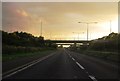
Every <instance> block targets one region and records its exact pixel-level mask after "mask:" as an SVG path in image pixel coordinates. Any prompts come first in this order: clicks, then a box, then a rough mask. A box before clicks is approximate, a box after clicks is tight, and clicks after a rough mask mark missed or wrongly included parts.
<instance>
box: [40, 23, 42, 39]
mask: <svg viewBox="0 0 120 81" xmlns="http://www.w3.org/2000/svg"><path fill="white" fill-rule="evenodd" d="M40 36H41V37H42V21H41V33H40Z"/></svg>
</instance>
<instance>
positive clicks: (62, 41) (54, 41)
mask: <svg viewBox="0 0 120 81" xmlns="http://www.w3.org/2000/svg"><path fill="white" fill-rule="evenodd" d="M50 41H51V42H52V43H89V42H90V41H87V40H50Z"/></svg>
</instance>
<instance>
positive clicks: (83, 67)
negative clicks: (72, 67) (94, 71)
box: [76, 62, 85, 69]
mask: <svg viewBox="0 0 120 81" xmlns="http://www.w3.org/2000/svg"><path fill="white" fill-rule="evenodd" d="M76 64H77V65H78V66H79V67H80V68H81V69H85V68H84V67H83V66H81V65H80V64H79V63H78V62H76Z"/></svg>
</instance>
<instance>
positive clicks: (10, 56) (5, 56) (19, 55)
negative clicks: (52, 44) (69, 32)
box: [2, 49, 56, 62]
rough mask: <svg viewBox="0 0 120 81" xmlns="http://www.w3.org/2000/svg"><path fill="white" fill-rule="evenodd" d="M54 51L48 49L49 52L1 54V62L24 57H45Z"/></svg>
mask: <svg viewBox="0 0 120 81" xmlns="http://www.w3.org/2000/svg"><path fill="white" fill-rule="evenodd" d="M55 50H56V49H49V50H42V51H36V52H30V53H14V54H2V61H3V62H6V61H10V60H14V59H18V58H24V57H33V56H45V55H47V54H50V53H52V52H54V51H55Z"/></svg>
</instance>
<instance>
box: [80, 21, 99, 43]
mask: <svg viewBox="0 0 120 81" xmlns="http://www.w3.org/2000/svg"><path fill="white" fill-rule="evenodd" d="M78 23H85V24H87V42H88V36H89V24H93V23H94V24H96V23H97V22H78Z"/></svg>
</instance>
